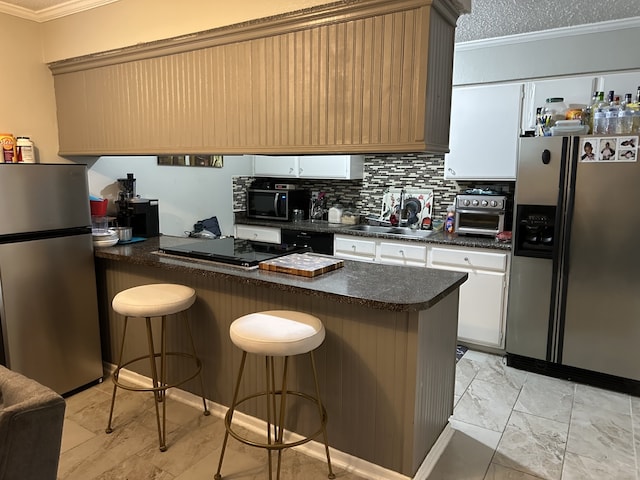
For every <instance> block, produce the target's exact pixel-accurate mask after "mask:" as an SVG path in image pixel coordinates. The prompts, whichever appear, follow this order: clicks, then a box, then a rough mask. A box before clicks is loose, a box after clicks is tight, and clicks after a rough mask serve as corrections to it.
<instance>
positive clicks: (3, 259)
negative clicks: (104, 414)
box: [0, 164, 103, 394]
mask: <svg viewBox="0 0 640 480" xmlns="http://www.w3.org/2000/svg"><path fill="white" fill-rule="evenodd" d="M0 205H1V207H0V327H1V328H0V362H1V363H2V364H3V365H5V366H7V367H8V368H10V369H11V370H14V371H16V372H19V373H21V374H23V375H25V376H28V377H30V378H33V379H35V380H36V381H38V382H40V383H42V384H44V385H46V386H48V387H50V388H52V389H53V390H55V391H56V392H58V393H60V394H65V393H69V392H71V391H73V390H76V389H78V388H81V387H83V386H85V385H87V384H90V383H93V382H94V381H96V380H99V379H101V378H102V374H103V371H102V355H101V348H100V327H99V322H98V307H97V294H96V279H95V271H94V259H93V243H92V237H91V215H90V209H89V194H88V186H87V170H86V166H85V165H76V164H70V165H52V164H0Z"/></svg>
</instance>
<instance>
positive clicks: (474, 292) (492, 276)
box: [427, 246, 509, 348]
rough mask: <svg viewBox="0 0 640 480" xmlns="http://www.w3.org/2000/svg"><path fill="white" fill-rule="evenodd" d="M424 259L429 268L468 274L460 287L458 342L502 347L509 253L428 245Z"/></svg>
mask: <svg viewBox="0 0 640 480" xmlns="http://www.w3.org/2000/svg"><path fill="white" fill-rule="evenodd" d="M427 258H428V261H427V266H428V267H430V268H438V269H443V270H455V271H462V272H467V273H468V274H469V278H468V280H467V281H466V282H465V283H463V284H462V286H461V287H460V306H459V310H458V339H459V340H462V341H466V342H469V343H473V344H477V345H485V346H488V347H493V348H504V338H505V336H504V331H505V320H506V305H507V281H508V271H509V254H508V253H503V252H495V251H492V250H486V249H468V248H452V247H446V248H445V247H439V246H430V247H429V253H428V256H427Z"/></svg>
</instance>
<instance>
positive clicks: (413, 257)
mask: <svg viewBox="0 0 640 480" xmlns="http://www.w3.org/2000/svg"><path fill="white" fill-rule="evenodd" d="M333 254H334V256H336V257H341V258H347V259H350V260H360V261H364V262H377V263H385V264H388V265H407V266H411V267H425V266H426V262H427V246H426V244H422V245H421V244H418V243H416V242H403V241H396V240H387V239H381V238H363V237H356V236H351V235H336V236H335V237H334V244H333Z"/></svg>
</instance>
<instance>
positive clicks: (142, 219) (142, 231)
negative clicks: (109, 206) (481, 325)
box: [116, 173, 160, 237]
mask: <svg viewBox="0 0 640 480" xmlns="http://www.w3.org/2000/svg"><path fill="white" fill-rule="evenodd" d="M118 185H119V186H120V192H119V193H118V200H117V202H116V203H117V205H118V216H117V221H118V226H120V227H131V228H132V234H133V236H138V237H156V236H158V235H159V234H160V231H159V219H158V200H150V199H147V198H140V197H138V196H136V179H135V178H134V177H133V173H127V178H119V179H118Z"/></svg>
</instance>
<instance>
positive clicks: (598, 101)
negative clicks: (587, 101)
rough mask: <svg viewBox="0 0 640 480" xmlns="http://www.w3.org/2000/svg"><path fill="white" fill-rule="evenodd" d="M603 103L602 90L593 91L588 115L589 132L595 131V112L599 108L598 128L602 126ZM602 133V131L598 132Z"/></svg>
mask: <svg viewBox="0 0 640 480" xmlns="http://www.w3.org/2000/svg"><path fill="white" fill-rule="evenodd" d="M603 105H604V92H593V97H592V98H591V114H590V116H589V133H596V125H595V122H596V112H598V109H600V110H599V111H600V113H601V114H600V116H599V117H598V118H599V120H600V121H601V125H600V129H602V128H604V110H602V106H603ZM598 133H604V131H601V132H598Z"/></svg>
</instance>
